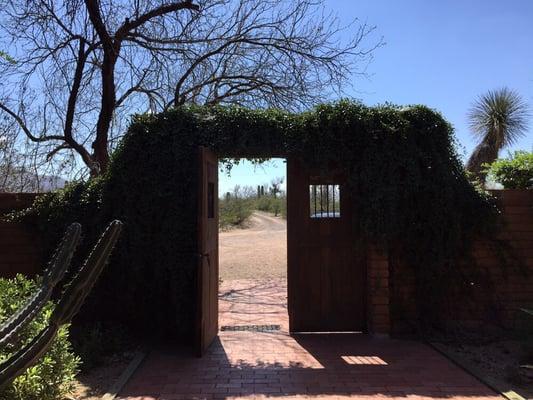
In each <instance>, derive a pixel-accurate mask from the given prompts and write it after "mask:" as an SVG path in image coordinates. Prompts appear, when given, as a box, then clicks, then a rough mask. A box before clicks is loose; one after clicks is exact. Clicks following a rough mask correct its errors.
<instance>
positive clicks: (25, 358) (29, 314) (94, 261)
mask: <svg viewBox="0 0 533 400" xmlns="http://www.w3.org/2000/svg"><path fill="white" fill-rule="evenodd" d="M121 228H122V223H121V222H120V221H118V220H115V221H113V222H111V224H109V226H108V227H107V229H106V230H105V232H104V233H103V234H102V236H100V239H99V240H98V242H97V243H96V246H95V247H94V248H93V250H92V251H91V253H90V254H89V257H88V258H87V259H86V261H85V262H84V264H83V266H82V267H81V269H80V270H79V271H78V272H77V273H76V275H75V276H74V277H73V278H72V280H71V281H70V283H69V284H68V286H67V287H66V289H65V291H64V292H63V294H62V295H61V297H60V299H59V301H58V303H57V305H56V307H55V309H54V311H53V312H52V315H51V317H50V320H49V322H48V326H47V327H46V328H45V329H43V330H42V331H41V332H40V333H39V334H38V335H37V336H36V337H35V338H34V339H33V340H32V341H31V342H30V343H28V344H27V345H26V346H24V347H23V348H22V349H20V350H19V351H18V352H16V353H15V354H13V355H12V356H11V357H10V358H9V359H7V360H6V361H5V362H3V363H2V364H0V389H1V388H2V387H3V386H4V385H6V384H8V383H9V382H11V381H12V380H13V379H15V378H16V377H17V376H19V375H20V374H21V373H22V372H24V370H25V369H27V368H28V367H30V366H31V365H33V364H35V363H36V362H37V361H38V360H39V359H40V357H41V356H42V355H43V354H44V353H45V352H46V351H47V350H48V349H49V348H50V346H51V344H52V341H53V339H54V337H55V335H56V334H57V331H58V330H59V328H60V327H61V325H63V324H66V323H68V322H70V321H71V320H72V318H73V317H74V316H75V315H76V313H77V312H78V311H79V309H80V307H81V306H82V304H83V302H84V301H85V299H86V298H87V296H88V295H89V293H90V292H91V290H92V288H93V286H94V284H95V282H96V280H97V279H98V277H99V276H100V273H101V272H102V270H103V268H104V266H105V264H106V262H107V260H108V258H109V255H110V254H111V251H112V249H113V247H114V245H115V243H116V241H117V239H118V236H119V234H120V230H121ZM80 231H81V227H80V225H79V224H73V225H71V226H70V227H69V228H68V230H67V232H66V234H65V237H64V239H63V241H62V243H61V245H60V246H59V248H58V251H57V252H56V254H55V255H54V258H53V261H52V262H51V263H50V267H49V270H48V271H47V273H46V275H45V277H44V279H43V283H42V286H41V289H40V290H39V292H38V293H36V294H35V295H34V296H32V297H31V298H30V299H29V300H28V302H27V303H26V305H25V306H24V307H22V309H21V311H19V312H17V313H16V314H15V315H14V316H13V317H12V318H10V319H9V320H8V321H6V323H4V324H3V325H2V326H1V327H0V332H1V333H2V335H1V336H0V345H2V344H5V343H8V342H9V341H10V338H13V337H15V336H16V334H17V332H20V330H21V329H22V327H24V326H26V325H27V324H28V323H29V322H30V321H31V319H32V318H34V317H35V315H37V314H38V312H39V311H40V310H41V309H42V307H43V306H44V304H45V303H46V301H47V300H48V299H49V298H50V295H51V292H52V290H53V288H54V287H55V286H56V285H57V283H58V282H59V281H60V280H61V278H62V277H63V276H64V273H65V270H66V266H67V265H68V264H69V262H70V260H71V258H72V254H73V252H74V249H75V247H76V245H77V243H78V241H79V237H80Z"/></svg>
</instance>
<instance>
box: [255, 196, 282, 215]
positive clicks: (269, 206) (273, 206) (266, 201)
mask: <svg viewBox="0 0 533 400" xmlns="http://www.w3.org/2000/svg"><path fill="white" fill-rule="evenodd" d="M254 208H255V209H256V210H259V211H265V212H269V213H272V214H274V215H275V216H281V217H283V218H286V217H287V199H286V197H285V196H283V195H278V196H276V197H274V196H272V195H267V196H261V197H259V198H258V199H257V200H256V201H255V207H254Z"/></svg>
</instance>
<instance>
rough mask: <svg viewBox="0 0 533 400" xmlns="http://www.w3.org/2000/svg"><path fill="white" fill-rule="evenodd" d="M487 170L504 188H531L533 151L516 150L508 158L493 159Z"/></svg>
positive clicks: (532, 186) (532, 182) (532, 185)
mask: <svg viewBox="0 0 533 400" xmlns="http://www.w3.org/2000/svg"><path fill="white" fill-rule="evenodd" d="M487 171H488V175H489V177H490V178H492V180H494V181H495V182H498V183H501V184H502V185H503V187H504V188H505V189H533V152H527V151H516V152H515V153H514V154H512V155H510V156H509V157H508V158H502V159H499V160H496V161H494V162H493V163H492V164H491V165H490V166H489V167H488V168H487Z"/></svg>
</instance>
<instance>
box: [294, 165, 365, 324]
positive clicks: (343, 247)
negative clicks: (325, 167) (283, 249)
mask: <svg viewBox="0 0 533 400" xmlns="http://www.w3.org/2000/svg"><path fill="white" fill-rule="evenodd" d="M315 173H316V175H315ZM325 175H326V176H325ZM350 205H351V202H350V200H349V193H347V191H346V188H345V185H344V180H343V177H342V174H341V173H333V172H332V173H331V174H329V175H328V174H327V173H326V174H324V173H323V172H320V173H317V171H313V170H312V169H309V168H307V167H306V166H305V165H304V164H303V163H302V162H301V161H299V160H297V159H289V160H288V162H287V218H288V220H287V253H288V254H287V262H288V266H287V267H288V282H287V283H288V307H289V328H290V331H291V332H346V331H364V330H365V329H366V322H365V315H366V313H365V287H366V268H365V260H366V257H365V255H364V254H365V253H364V252H363V251H361V249H359V248H357V246H358V245H357V243H358V242H359V241H358V240H356V238H355V236H354V234H353V228H352V226H353V224H352V218H353V215H352V210H351V207H350Z"/></svg>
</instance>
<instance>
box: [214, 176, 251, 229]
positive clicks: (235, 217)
mask: <svg viewBox="0 0 533 400" xmlns="http://www.w3.org/2000/svg"><path fill="white" fill-rule="evenodd" d="M253 204H254V200H253V197H252V195H251V194H250V193H243V192H242V191H241V189H240V187H239V186H236V187H235V189H234V190H233V192H232V193H226V195H225V196H223V198H221V199H220V200H219V216H218V223H219V226H220V227H221V228H222V229H227V228H232V227H238V226H241V225H242V224H243V223H244V221H246V219H247V218H248V217H249V216H250V215H251V214H252V211H253V210H254V206H253Z"/></svg>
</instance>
